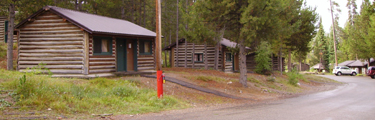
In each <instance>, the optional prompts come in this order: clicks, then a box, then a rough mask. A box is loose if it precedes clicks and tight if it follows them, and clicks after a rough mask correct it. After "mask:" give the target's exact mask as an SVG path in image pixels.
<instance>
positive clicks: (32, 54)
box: [18, 53, 83, 57]
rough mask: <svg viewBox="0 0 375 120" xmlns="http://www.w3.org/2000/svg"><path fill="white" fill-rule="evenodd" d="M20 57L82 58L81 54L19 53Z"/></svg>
mask: <svg viewBox="0 0 375 120" xmlns="http://www.w3.org/2000/svg"><path fill="white" fill-rule="evenodd" d="M18 55H19V56H20V57H83V53H78V54H56V53H19V54H18Z"/></svg>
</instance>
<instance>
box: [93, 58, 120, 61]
mask: <svg viewBox="0 0 375 120" xmlns="http://www.w3.org/2000/svg"><path fill="white" fill-rule="evenodd" d="M89 60H90V61H115V60H116V58H89Z"/></svg>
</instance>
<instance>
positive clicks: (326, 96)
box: [133, 75, 375, 120]
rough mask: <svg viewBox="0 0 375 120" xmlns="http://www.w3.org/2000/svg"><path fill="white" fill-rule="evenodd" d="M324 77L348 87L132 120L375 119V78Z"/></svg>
mask: <svg viewBox="0 0 375 120" xmlns="http://www.w3.org/2000/svg"><path fill="white" fill-rule="evenodd" d="M324 77H328V78H331V79H334V80H337V81H340V82H344V83H347V84H345V85H342V86H339V87H338V88H337V89H334V90H330V91H326V92H320V93H315V94H310V95H304V96H299V97H296V98H290V99H284V100H278V101H272V102H265V103H260V104H256V105H241V106H236V107H229V108H220V109H209V110H199V111H187V112H179V113H171V114H155V115H151V116H149V115H146V116H140V117H135V118H133V119H163V120H167V119H173V120H175V119H194V120H197V119H198V120H199V119H200V120H207V119H211V120H228V119H235V120H250V119H253V120H275V119H278V120H301V119H304V120H331V119H332V120H346V119H350V120H352V119H356V120H370V119H374V118H375V114H374V113H375V80H374V79H371V78H370V77H353V76H330V75H326V76H324Z"/></svg>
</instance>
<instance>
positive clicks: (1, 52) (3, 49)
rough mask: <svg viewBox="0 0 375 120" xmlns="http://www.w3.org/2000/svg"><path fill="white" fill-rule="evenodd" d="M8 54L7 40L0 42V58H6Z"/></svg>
mask: <svg viewBox="0 0 375 120" xmlns="http://www.w3.org/2000/svg"><path fill="white" fill-rule="evenodd" d="M6 55H7V45H6V43H5V42H0V58H6V57H5V56H6Z"/></svg>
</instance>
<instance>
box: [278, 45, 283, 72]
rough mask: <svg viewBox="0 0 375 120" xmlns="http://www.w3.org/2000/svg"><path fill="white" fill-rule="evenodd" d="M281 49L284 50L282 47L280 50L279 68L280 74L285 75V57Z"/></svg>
mask: <svg viewBox="0 0 375 120" xmlns="http://www.w3.org/2000/svg"><path fill="white" fill-rule="evenodd" d="M281 50H282V48H281V47H280V51H279V70H280V75H283V57H282V56H281V55H282V53H281Z"/></svg>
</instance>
